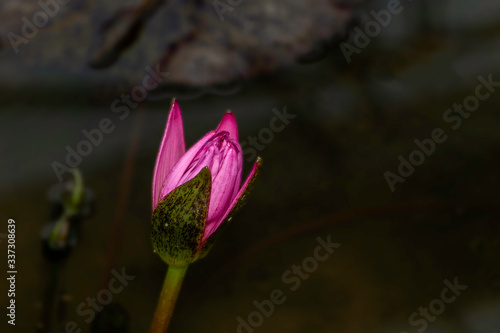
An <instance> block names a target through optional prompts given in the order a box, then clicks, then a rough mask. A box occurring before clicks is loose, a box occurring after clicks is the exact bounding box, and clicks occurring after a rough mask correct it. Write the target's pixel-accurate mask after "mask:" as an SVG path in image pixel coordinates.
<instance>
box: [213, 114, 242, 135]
mask: <svg viewBox="0 0 500 333" xmlns="http://www.w3.org/2000/svg"><path fill="white" fill-rule="evenodd" d="M223 131H226V132H228V133H229V137H230V138H231V139H232V140H234V141H236V142H237V141H238V125H237V124H236V118H235V117H234V114H233V113H232V112H231V111H228V112H226V114H225V115H224V117H223V118H222V120H221V122H220V124H219V126H218V127H217V129H216V130H215V132H217V133H220V132H223Z"/></svg>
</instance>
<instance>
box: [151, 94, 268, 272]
mask: <svg viewBox="0 0 500 333" xmlns="http://www.w3.org/2000/svg"><path fill="white" fill-rule="evenodd" d="M260 164H261V160H260V158H258V159H257V161H256V163H255V165H254V167H253V169H252V171H251V172H250V175H249V176H248V178H247V179H246V181H245V182H244V183H243V186H241V172H242V167H243V154H242V151H241V147H240V144H239V143H238V128H237V125H236V119H235V117H234V115H233V114H232V113H231V112H227V113H226V114H225V115H224V117H223V118H222V121H221V123H220V124H219V126H218V127H217V129H216V130H215V131H211V132H209V133H208V134H206V135H205V136H204V137H203V138H202V139H201V140H200V141H198V142H197V143H196V144H194V145H193V147H191V148H190V149H189V150H188V151H187V152H186V151H185V143H184V129H183V124H182V116H181V110H180V107H179V104H178V103H177V101H176V100H174V101H173V102H172V106H171V109H170V115H169V118H168V121H167V126H166V129H165V133H164V135H163V140H162V143H161V146H160V150H159V152H158V157H157V159H156V166H155V171H154V176H153V217H152V234H151V237H152V242H153V247H154V248H155V251H156V252H157V253H158V254H159V255H160V257H162V259H163V260H164V261H165V262H167V263H168V264H172V265H177V266H183V265H187V264H190V263H192V262H194V261H195V260H197V259H199V258H201V257H203V256H204V255H206V253H207V252H208V249H209V247H210V245H211V244H212V243H213V241H212V240H213V238H214V237H213V236H214V234H215V232H216V231H217V230H219V228H220V227H221V226H222V225H223V224H224V223H225V222H226V221H228V220H230V216H231V214H232V213H233V212H234V211H235V210H236V208H237V207H238V206H239V205H240V204H241V203H242V202H243V200H242V199H243V198H244V196H245V193H246V192H247V190H248V189H249V186H250V185H251V183H252V182H253V180H254V179H255V177H256V175H257V171H258V169H259V167H260Z"/></svg>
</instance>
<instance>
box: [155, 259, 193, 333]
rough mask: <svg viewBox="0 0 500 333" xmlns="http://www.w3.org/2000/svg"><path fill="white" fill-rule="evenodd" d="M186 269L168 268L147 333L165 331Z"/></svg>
mask: <svg viewBox="0 0 500 333" xmlns="http://www.w3.org/2000/svg"><path fill="white" fill-rule="evenodd" d="M187 268H188V266H184V267H176V266H169V268H168V272H167V276H166V277H165V282H163V287H162V290H161V294H160V299H159V300H158V305H157V306H156V311H155V314H154V317H153V322H152V323H151V328H150V329H149V333H165V332H166V331H167V328H168V324H169V323H170V318H172V313H173V312H174V307H175V303H176V302H177V296H178V295H179V290H180V289H181V285H182V280H183V279H184V275H186V270H187Z"/></svg>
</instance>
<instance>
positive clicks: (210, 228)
mask: <svg viewBox="0 0 500 333" xmlns="http://www.w3.org/2000/svg"><path fill="white" fill-rule="evenodd" d="M261 162H262V160H261V159H260V157H257V161H256V162H255V164H254V166H253V168H252V171H250V174H249V175H248V177H247V179H246V180H245V183H243V186H242V187H241V188H240V190H239V191H238V194H236V196H235V197H234V198H233V201H232V202H231V204H230V205H229V207H228V208H227V210H226V211H225V212H224V214H223V215H222V216H221V217H220V219H219V220H218V221H215V222H213V223H211V224H210V225H207V227H206V228H205V234H204V235H203V241H206V240H207V239H208V237H210V235H211V234H213V233H214V232H215V230H217V228H219V226H220V225H221V224H222V222H224V220H225V219H226V218H227V216H228V215H229V213H231V211H232V210H233V208H234V207H235V206H236V204H237V203H238V201H240V200H241V199H242V198H243V196H244V194H245V192H246V191H247V190H248V187H249V185H250V184H251V183H252V180H253V179H254V178H255V176H256V174H257V171H258V170H259V168H260V165H261Z"/></svg>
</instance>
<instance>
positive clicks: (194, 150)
mask: <svg viewBox="0 0 500 333" xmlns="http://www.w3.org/2000/svg"><path fill="white" fill-rule="evenodd" d="M214 135H216V133H215V131H210V132H209V133H208V134H206V135H205V136H204V137H203V138H201V139H200V140H199V141H198V142H196V143H195V144H194V146H192V147H191V148H190V149H189V150H188V151H187V152H186V153H185V154H184V155H182V157H181V158H180V159H179V160H178V161H177V164H175V165H174V167H173V168H172V169H171V170H170V172H169V174H168V175H167V177H166V178H165V181H164V182H163V187H162V188H161V191H160V198H164V197H165V196H166V195H167V194H169V193H170V192H172V191H173V190H174V189H175V188H176V187H177V186H179V185H182V184H180V183H179V182H180V180H181V178H182V177H183V175H184V173H185V171H186V169H187V168H188V167H189V165H190V164H191V162H192V161H193V159H194V158H195V156H196V154H198V152H199V150H200V149H201V148H203V146H204V145H205V143H207V141H208V140H210V139H212V138H213V136H214ZM188 180H189V179H188ZM160 200H161V199H160Z"/></svg>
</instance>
